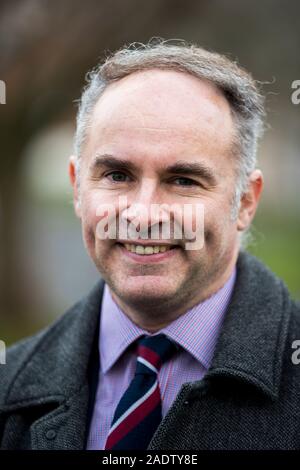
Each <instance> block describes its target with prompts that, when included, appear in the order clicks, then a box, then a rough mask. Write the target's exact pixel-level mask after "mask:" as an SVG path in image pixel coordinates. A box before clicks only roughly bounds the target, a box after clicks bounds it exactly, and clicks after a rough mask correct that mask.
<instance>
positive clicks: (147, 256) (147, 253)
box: [117, 242, 180, 262]
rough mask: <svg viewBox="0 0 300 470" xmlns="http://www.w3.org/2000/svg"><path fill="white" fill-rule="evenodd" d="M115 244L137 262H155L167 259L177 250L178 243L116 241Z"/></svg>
mask: <svg viewBox="0 0 300 470" xmlns="http://www.w3.org/2000/svg"><path fill="white" fill-rule="evenodd" d="M117 246H119V248H120V249H121V251H122V253H123V254H124V255H125V256H127V257H129V258H131V259H132V260H134V261H139V262H156V261H162V260H164V259H168V258H170V257H171V256H173V255H174V254H175V253H177V252H178V250H179V249H180V247H179V245H170V244H161V245H158V244H155V245H150V244H147V245H145V244H137V243H121V242H118V243H117Z"/></svg>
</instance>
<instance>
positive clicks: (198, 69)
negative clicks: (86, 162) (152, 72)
mask: <svg viewBox="0 0 300 470" xmlns="http://www.w3.org/2000/svg"><path fill="white" fill-rule="evenodd" d="M153 68H156V69H167V70H175V71H180V72H185V73H188V74H190V75H193V76H195V77H197V78H199V79H206V80H209V81H210V82H212V83H213V84H215V85H216V86H217V87H218V88H219V89H220V90H221V91H222V92H223V94H224V96H225V97H226V98H227V100H228V102H229V105H230V108H231V112H232V116H233V120H234V123H235V137H234V142H233V153H234V154H235V155H236V156H237V168H236V172H237V179H236V188H235V194H234V197H233V204H232V217H233V219H234V218H236V217H237V214H238V208H239V202H240V198H241V195H242V194H243V193H245V192H246V190H247V187H248V177H249V175H250V173H251V172H252V171H253V170H254V169H255V166H256V162H257V157H256V154H257V143H258V139H259V138H260V137H261V136H262V134H263V127H264V126H263V118H264V114H265V113H264V98H263V96H262V95H261V94H260V92H259V88H258V82H256V81H255V80H254V79H253V78H252V76H251V75H250V74H249V73H248V72H246V71H245V70H244V69H243V68H241V67H240V66H238V65H237V63H236V62H234V61H232V60H230V59H228V58H227V57H225V56H224V55H221V54H218V53H216V52H210V51H208V50H206V49H203V48H201V47H199V46H197V45H195V44H189V43H186V42H185V41H181V40H180V41H178V40H176V41H174V40H171V41H170V40H168V41H164V40H161V39H155V40H151V41H150V42H149V43H147V44H141V43H133V44H131V45H130V46H128V47H124V48H121V49H120V50H118V51H117V52H115V53H113V54H112V55H110V56H109V57H108V58H107V59H106V60H105V61H104V62H103V63H102V64H100V65H99V66H97V67H96V68H95V69H93V70H92V71H90V72H89V73H88V74H87V82H88V83H87V85H86V87H85V89H84V91H83V94H82V96H81V99H80V102H79V110H78V114H77V128H76V133H75V139H74V152H75V155H76V156H77V159H76V160H77V170H78V171H79V167H80V156H81V152H82V148H83V145H84V143H85V140H86V137H87V129H88V128H89V126H90V124H91V116H92V113H93V109H94V107H95V105H96V103H97V101H98V99H99V97H100V96H101V95H102V93H103V92H104V91H105V89H106V88H107V87H108V86H109V85H110V84H111V83H112V82H115V81H117V80H120V79H121V78H123V77H126V76H127V75H129V74H132V73H134V72H138V71H142V70H147V69H153Z"/></svg>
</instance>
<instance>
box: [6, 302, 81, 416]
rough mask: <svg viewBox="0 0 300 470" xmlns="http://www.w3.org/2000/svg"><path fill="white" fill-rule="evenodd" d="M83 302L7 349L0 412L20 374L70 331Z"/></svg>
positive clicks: (77, 303)
mask: <svg viewBox="0 0 300 470" xmlns="http://www.w3.org/2000/svg"><path fill="white" fill-rule="evenodd" d="M82 302H83V300H80V301H78V302H76V303H75V304H74V305H73V306H72V307H71V308H69V309H68V310H67V311H66V312H65V313H64V314H63V315H62V316H61V317H59V318H58V319H57V320H56V321H55V322H53V323H52V324H51V325H49V326H47V327H45V328H43V329H42V330H40V331H39V332H38V333H36V334H34V335H32V336H29V337H27V338H25V339H22V340H20V341H18V342H16V343H14V344H13V345H11V346H10V347H9V348H8V349H7V351H6V360H5V364H1V366H0V411H1V407H2V406H3V404H4V403H5V399H6V396H7V395H8V393H9V391H10V389H11V387H12V386H13V384H14V381H15V378H16V377H17V376H18V374H19V372H20V371H21V370H22V369H23V368H24V367H25V365H27V364H28V363H29V362H30V361H31V359H32V358H33V357H34V356H35V354H36V352H37V351H39V349H40V348H45V347H46V348H47V344H49V343H51V342H52V341H53V340H55V341H57V340H58V338H59V336H61V335H63V333H64V332H65V331H66V330H68V329H69V327H70V325H71V323H72V321H73V318H74V316H75V314H76V311H77V310H78V309H79V308H80V306H81V304H82Z"/></svg>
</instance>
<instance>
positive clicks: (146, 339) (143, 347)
mask: <svg viewBox="0 0 300 470" xmlns="http://www.w3.org/2000/svg"><path fill="white" fill-rule="evenodd" d="M137 345H138V346H137V369H136V374H138V373H142V374H149V373H155V374H157V373H158V372H159V369H160V368H161V366H162V364H163V363H164V362H165V361H166V360H167V359H169V358H170V357H171V356H172V354H174V353H175V351H176V350H177V349H178V346H177V345H176V343H174V342H173V341H171V340H170V339H169V338H167V337H166V336H165V335H163V334H159V335H155V336H143V337H142V338H140V339H138V341H137Z"/></svg>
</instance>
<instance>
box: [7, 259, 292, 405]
mask: <svg viewBox="0 0 300 470" xmlns="http://www.w3.org/2000/svg"><path fill="white" fill-rule="evenodd" d="M103 287H104V281H103V280H101V281H100V282H99V283H98V284H97V285H96V286H95V287H94V289H93V290H92V291H91V293H90V294H89V295H88V296H87V297H86V298H84V299H83V300H82V301H81V302H79V303H78V304H76V305H75V306H74V307H72V308H71V309H70V311H69V312H68V313H67V314H66V315H65V316H64V318H63V319H59V320H58V321H57V322H56V323H55V324H54V325H52V326H51V327H50V328H48V329H47V330H46V331H45V332H42V333H41V334H40V335H39V341H38V342H37V345H36V347H35V348H34V349H33V350H32V352H31V354H30V357H29V358H27V361H26V363H25V364H24V365H23V366H22V368H21V370H19V373H18V374H17V375H16V378H15V380H14V382H13V384H12V386H11V388H10V393H9V394H8V397H7V400H6V405H5V407H4V408H5V409H7V410H10V409H16V408H24V407H29V406H32V405H42V404H45V403H50V402H51V403H52V402H54V403H59V404H61V403H67V402H68V400H69V399H71V397H72V396H75V395H76V394H78V393H80V390H82V389H83V388H84V387H85V386H86V384H87V377H88V364H89V362H90V360H89V359H90V355H91V350H92V345H93V344H94V342H95V338H96V335H97V333H98V328H97V325H98V320H99V312H100V307H101V301H102V295H103ZM289 311H290V300H289V296H288V292H287V290H286V288H285V287H284V285H283V283H282V282H281V281H280V280H279V279H278V278H276V277H275V276H274V275H273V274H272V273H271V272H270V271H269V270H268V269H267V268H266V267H265V266H264V265H263V264H262V263H261V262H260V261H258V260H257V259H256V258H254V257H253V256H251V255H249V254H247V253H244V252H241V253H240V255H239V258H238V262H237V279H236V283H235V287H234V291H233V296H232V299H231V302H230V305H229V308H228V312H227V314H226V316H225V320H224V323H223V326H222V330H221V334H220V337H219V339H218V342H217V345H216V349H215V354H214V357H213V360H212V363H211V366H210V368H209V370H208V372H207V374H206V376H205V378H208V379H209V378H214V377H216V376H218V377H224V376H225V377H226V378H229V379H230V378H232V379H236V380H239V381H241V380H242V381H244V382H248V383H250V384H252V385H254V386H255V387H258V388H259V389H260V390H261V391H262V392H263V393H266V394H267V395H269V396H270V397H271V398H273V399H276V398H277V396H278V393H279V382H280V376H281V368H282V360H283V350H284V344H285V340H286V335H287V330H288V322H289V316H290V315H289ZM198 385H199V382H195V383H194V386H193V387H194V389H195V391H197V387H198Z"/></svg>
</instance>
